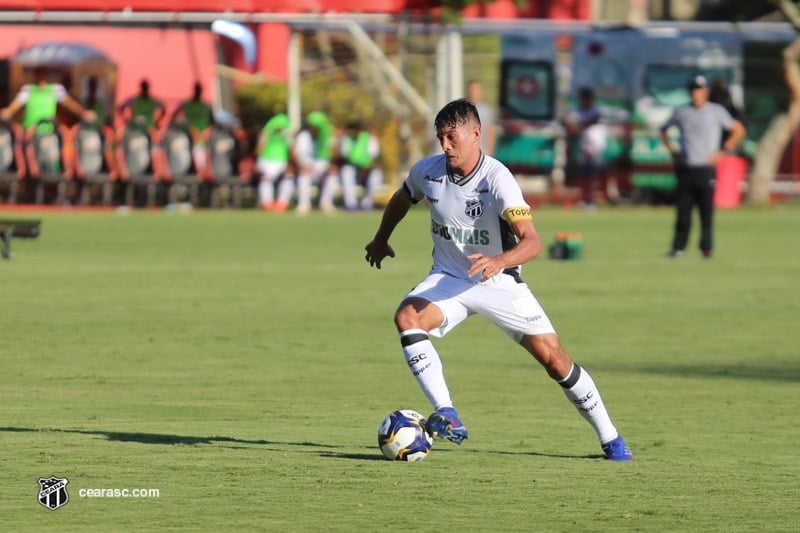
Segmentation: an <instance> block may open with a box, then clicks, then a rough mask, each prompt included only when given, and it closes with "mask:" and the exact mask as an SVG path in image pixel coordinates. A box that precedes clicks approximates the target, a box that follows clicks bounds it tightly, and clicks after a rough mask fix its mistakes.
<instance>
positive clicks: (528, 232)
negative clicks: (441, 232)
mask: <svg viewBox="0 0 800 533" xmlns="http://www.w3.org/2000/svg"><path fill="white" fill-rule="evenodd" d="M503 215H504V217H505V218H506V220H508V222H509V224H510V225H511V230H512V231H513V232H514V235H516V236H517V239H518V242H517V244H516V245H515V246H514V247H512V248H511V249H510V250H506V251H505V252H503V253H501V254H499V255H495V256H493V257H492V256H487V255H483V254H481V253H475V254H470V255H468V256H467V259H469V260H470V261H472V264H471V265H470V267H469V276H470V277H473V276H477V275H478V274H481V281H486V280H487V279H489V278H491V277H492V276H495V275H497V274H499V273H500V272H502V271H503V270H505V269H506V268H509V267H515V266H517V265H521V264H523V263H527V262H528V261H530V260H531V259H533V258H534V257H536V256H537V255H539V253H541V251H542V239H541V238H540V237H539V232H538V231H536V225H535V224H534V223H533V216H532V215H531V210H530V208H529V207H527V206H524V207H512V208H510V209H506V211H505V212H504V213H503Z"/></svg>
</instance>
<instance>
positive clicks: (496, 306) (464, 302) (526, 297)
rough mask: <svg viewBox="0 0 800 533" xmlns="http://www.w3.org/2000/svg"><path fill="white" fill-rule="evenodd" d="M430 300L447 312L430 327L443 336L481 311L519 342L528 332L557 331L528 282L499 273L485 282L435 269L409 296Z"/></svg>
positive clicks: (531, 333) (436, 333) (480, 313)
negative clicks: (472, 280)
mask: <svg viewBox="0 0 800 533" xmlns="http://www.w3.org/2000/svg"><path fill="white" fill-rule="evenodd" d="M409 297H417V298H422V299H424V300H428V301H429V302H431V303H433V304H434V305H436V307H438V308H439V309H440V310H441V311H442V314H443V315H444V321H443V322H442V324H441V325H440V326H439V327H437V328H435V329H433V330H431V331H429V332H428V333H430V334H431V335H433V336H434V337H444V336H445V335H447V334H448V333H449V332H450V331H451V330H452V329H453V328H455V327H456V326H457V325H459V324H460V323H461V322H463V321H464V320H465V319H466V318H467V317H469V316H470V315H474V314H476V313H477V314H479V315H482V316H484V317H486V318H487V319H488V320H490V321H491V322H493V323H494V324H495V325H496V326H497V327H499V328H500V329H502V330H503V331H505V332H506V334H507V335H508V336H509V337H511V338H512V339H513V340H514V341H515V342H517V343H519V342H520V340H522V337H523V336H525V335H542V334H545V333H555V332H556V331H555V328H554V327H553V324H551V323H550V319H549V318H548V317H547V314H546V313H545V312H544V309H542V306H541V305H539V301H538V300H537V299H536V297H535V296H534V295H533V293H532V292H531V290H530V288H529V287H528V285H527V284H526V283H517V281H516V280H515V279H514V278H513V277H511V276H510V275H508V274H504V273H500V274H497V275H496V276H493V277H492V278H490V279H488V280H486V281H485V282H483V283H477V284H474V283H472V282H471V281H468V280H464V279H460V278H455V277H453V276H448V275H447V274H443V273H440V272H432V273H431V274H429V275H428V276H427V277H426V278H425V279H424V280H422V282H420V283H419V285H417V286H416V287H414V288H413V289H412V290H411V292H409V293H408V294H407V295H406V298H409Z"/></svg>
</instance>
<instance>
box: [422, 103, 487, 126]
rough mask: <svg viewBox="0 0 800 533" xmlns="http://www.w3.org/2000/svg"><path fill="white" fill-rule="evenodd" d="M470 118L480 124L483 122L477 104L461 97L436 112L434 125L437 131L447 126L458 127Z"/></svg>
mask: <svg viewBox="0 0 800 533" xmlns="http://www.w3.org/2000/svg"><path fill="white" fill-rule="evenodd" d="M470 120H474V121H475V122H477V123H478V125H479V126H480V124H481V117H479V116H478V110H477V108H476V107H475V104H473V103H472V102H470V101H469V100H467V99H466V98H459V99H458V100H453V101H452V102H450V103H449V104H447V105H446V106H444V107H443V108H442V109H440V110H439V112H438V113H437V114H436V119H435V120H434V121H433V127H434V128H435V129H436V131H439V130H440V129H441V128H443V127H445V126H450V127H458V126H461V125H462V124H466V123H467V122H469V121H470Z"/></svg>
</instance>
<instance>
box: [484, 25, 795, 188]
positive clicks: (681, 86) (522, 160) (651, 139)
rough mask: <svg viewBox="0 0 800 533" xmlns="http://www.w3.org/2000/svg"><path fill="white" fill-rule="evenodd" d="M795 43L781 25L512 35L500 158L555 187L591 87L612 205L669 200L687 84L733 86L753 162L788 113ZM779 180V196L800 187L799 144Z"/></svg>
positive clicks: (505, 63)
mask: <svg viewBox="0 0 800 533" xmlns="http://www.w3.org/2000/svg"><path fill="white" fill-rule="evenodd" d="M796 36H797V33H796V32H795V30H794V29H793V28H791V26H789V25H788V24H775V23H762V24H757V23H747V24H729V23H680V24H672V25H668V24H663V23H658V24H656V23H653V24H649V25H646V26H642V27H636V28H630V27H620V28H612V27H604V28H600V27H588V26H587V27H584V28H571V29H570V30H569V31H564V32H561V33H556V32H555V31H542V30H537V31H530V32H529V31H523V30H520V31H515V32H513V33H511V32H509V33H508V34H506V35H504V36H503V40H502V43H503V46H502V63H501V64H502V67H501V68H502V72H501V96H500V110H501V112H500V119H501V132H502V133H501V135H500V137H499V138H498V148H497V149H496V154H497V156H498V158H499V159H501V160H503V161H504V162H505V163H506V164H508V165H509V166H510V167H511V168H512V169H513V170H515V171H516V172H517V173H518V174H522V175H533V176H537V175H538V176H547V177H549V178H550V184H551V185H552V184H553V183H555V184H556V185H558V183H559V180H560V179H562V178H563V177H564V176H565V175H566V174H567V171H568V169H569V165H568V162H569V153H568V152H569V147H568V146H567V145H566V143H565V142H564V141H565V138H564V131H563V128H561V126H560V124H559V117H560V116H562V115H563V114H564V113H565V112H566V111H567V110H568V109H569V108H570V107H571V106H572V105H574V104H575V101H576V96H577V93H578V91H579V89H580V88H582V87H590V88H592V89H593V90H594V92H595V94H596V99H597V103H598V104H599V105H600V106H601V108H602V109H603V113H604V117H605V120H606V122H607V125H608V131H609V136H610V138H609V143H608V149H607V154H606V156H607V160H608V162H609V169H608V175H607V177H608V178H609V180H610V181H611V185H613V187H608V188H607V190H608V192H609V195H610V196H615V197H613V198H610V199H611V200H622V201H624V200H631V201H662V200H664V201H669V200H671V193H672V191H673V189H674V187H675V178H674V174H673V171H672V166H671V160H670V157H669V153H668V152H667V150H666V149H665V147H664V146H663V145H662V143H661V139H660V134H659V128H660V127H661V125H662V124H663V123H664V122H666V120H667V119H668V118H669V116H670V114H671V113H672V111H673V110H674V109H675V108H677V107H680V106H682V105H686V104H688V103H689V93H688V91H687V88H686V86H687V82H688V80H689V79H690V78H691V77H692V76H694V75H698V74H702V75H704V76H705V77H706V78H707V79H708V80H709V82H710V83H722V84H724V85H725V86H726V87H727V89H728V91H729V94H730V97H731V101H732V103H733V105H734V107H735V108H736V110H737V111H738V112H739V113H740V118H741V119H742V120H743V122H744V123H745V126H746V127H747V131H748V135H747V140H746V141H745V142H744V143H743V146H742V148H741V150H740V152H741V153H740V155H741V157H743V158H745V159H748V158H751V157H752V156H753V154H754V151H755V144H756V142H757V140H758V138H759V137H760V136H761V134H762V133H763V131H764V129H765V128H766V126H767V124H768V123H769V121H770V119H771V118H772V117H773V116H774V115H775V114H776V113H778V112H780V111H782V110H784V109H786V102H787V98H788V94H787V90H786V87H785V84H784V83H783V79H782V74H781V65H782V50H783V48H784V47H785V46H786V45H787V44H788V43H789V42H791V41H792V40H793V39H794V38H795V37H796ZM796 138H797V136H796ZM745 166H746V165H745ZM567 178H568V179H567V182H568V183H569V176H567ZM779 178H781V179H782V180H783V181H784V182H787V181H788V182H789V186H788V187H787V186H786V183H783V184H781V182H779V183H778V184H777V185H776V190H777V192H780V191H781V190H795V189H797V186H798V184H800V141H797V142H794V143H792V145H791V146H790V147H789V149H788V150H787V154H786V156H785V157H784V161H783V162H782V164H781V170H780V175H779Z"/></svg>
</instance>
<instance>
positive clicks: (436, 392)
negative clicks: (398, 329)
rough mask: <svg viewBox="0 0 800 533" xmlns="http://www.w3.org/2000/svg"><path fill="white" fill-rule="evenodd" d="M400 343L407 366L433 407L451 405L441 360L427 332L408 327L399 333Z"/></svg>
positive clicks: (439, 407)
mask: <svg viewBox="0 0 800 533" xmlns="http://www.w3.org/2000/svg"><path fill="white" fill-rule="evenodd" d="M400 343H401V344H402V345H403V354H404V355H405V356H406V362H407V363H408V368H410V369H411V373H412V374H414V377H415V378H417V383H419V386H420V388H422V392H424V393H425V396H427V397H428V400H429V401H430V402H431V405H433V409H434V410H439V409H441V408H442V407H453V401H452V400H451V399H450V391H449V390H448V389H447V383H445V381H444V368H443V367H442V360H441V359H440V358H439V354H438V353H437V352H436V348H434V347H433V343H432V342H431V341H430V339H428V334H427V333H426V332H425V331H424V330H421V329H409V330H407V331H403V332H402V333H400Z"/></svg>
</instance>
